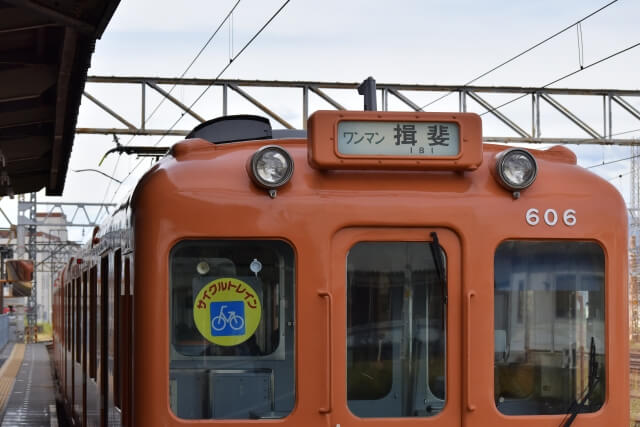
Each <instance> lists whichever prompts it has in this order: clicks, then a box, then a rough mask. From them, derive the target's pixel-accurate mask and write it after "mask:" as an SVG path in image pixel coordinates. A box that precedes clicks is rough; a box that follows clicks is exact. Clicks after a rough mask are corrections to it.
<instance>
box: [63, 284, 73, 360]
mask: <svg viewBox="0 0 640 427" xmlns="http://www.w3.org/2000/svg"><path fill="white" fill-rule="evenodd" d="M64 296H65V301H64V304H65V308H66V310H65V311H64V314H65V319H64V320H65V328H66V333H65V338H66V341H67V351H68V352H69V351H71V340H72V339H73V337H72V335H71V313H72V311H71V310H72V309H71V282H68V283H67V284H66V285H65V287H64Z"/></svg>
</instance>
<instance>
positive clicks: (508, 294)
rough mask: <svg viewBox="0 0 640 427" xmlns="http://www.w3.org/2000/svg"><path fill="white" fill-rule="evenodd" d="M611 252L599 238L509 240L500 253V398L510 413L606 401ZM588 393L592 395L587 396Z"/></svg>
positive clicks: (561, 410) (590, 407)
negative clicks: (606, 260)
mask: <svg viewBox="0 0 640 427" xmlns="http://www.w3.org/2000/svg"><path fill="white" fill-rule="evenodd" d="M604 286H605V282H604V253H603V251H602V248H601V247H600V246H599V245H597V244H596V243H593V242H569V241H554V242H551V241H545V242H541V241H539V242H535V241H515V240H512V241H506V242H504V243H502V244H501V245H500V246H499V247H498V249H497V251H496V254H495V313H494V316H495V362H494V363H495V370H494V375H495V378H494V384H495V391H494V393H495V403H496V406H497V408H498V410H499V411H500V412H502V413H503V414H507V415H539V414H565V413H567V412H568V411H570V407H571V406H572V403H573V402H575V401H578V402H581V401H582V400H586V401H585V403H584V405H582V406H581V408H580V412H594V411H597V410H598V409H599V408H600V407H601V406H602V404H603V402H604V396H605V390H604V384H605V378H604V375H605V372H604V359H605V354H604V349H605V333H604V331H605V322H604V319H605V313H604V295H605V292H604V290H605V288H604ZM585 396H588V398H587V399H584V398H585Z"/></svg>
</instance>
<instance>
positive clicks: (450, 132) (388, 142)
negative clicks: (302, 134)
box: [338, 121, 460, 157]
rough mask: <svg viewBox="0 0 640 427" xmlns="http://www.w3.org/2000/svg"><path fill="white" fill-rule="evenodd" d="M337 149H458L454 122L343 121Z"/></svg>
mask: <svg viewBox="0 0 640 427" xmlns="http://www.w3.org/2000/svg"><path fill="white" fill-rule="evenodd" d="M338 152H339V153H340V154H347V155H363V156H422V157H438V156H456V155H458V154H459V153H460V132H459V128H458V124H457V123H446V122H378V121H370V122H364V121H342V122H340V123H338Z"/></svg>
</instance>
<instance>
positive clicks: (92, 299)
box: [89, 267, 98, 380]
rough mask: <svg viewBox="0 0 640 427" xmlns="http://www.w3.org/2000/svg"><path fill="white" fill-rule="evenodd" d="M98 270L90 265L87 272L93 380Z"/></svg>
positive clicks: (90, 363) (95, 364)
mask: <svg viewBox="0 0 640 427" xmlns="http://www.w3.org/2000/svg"><path fill="white" fill-rule="evenodd" d="M97 282H98V270H97V269H96V267H92V268H91V270H90V272H89V378H91V379H93V380H95V379H96V372H97V368H96V366H97V351H96V349H97V345H96V342H97V340H96V336H97V328H98V322H97V318H96V316H97V313H98V296H97V293H98V283H97Z"/></svg>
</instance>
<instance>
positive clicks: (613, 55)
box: [480, 42, 640, 116]
mask: <svg viewBox="0 0 640 427" xmlns="http://www.w3.org/2000/svg"><path fill="white" fill-rule="evenodd" d="M638 46H640V42H638V43H635V44H633V45H631V46H629V47H626V48H624V49H621V50H619V51H617V52H615V53H612V54H611V55H609V56H606V57H604V58H601V59H599V60H597V61H595V62H592V63H591V64H589V65H585V66H584V67H580V68H578V69H577V70H575V71H572V72H570V73H568V74H565V75H564V76H562V77H560V78H557V79H555V80H553V81H552V82H549V83H547V84H546V85H544V86H540V88H539V89H545V88H547V87H549V86H551V85H553V84H556V83H558V82H560V81H562V80H564V79H567V78H569V77H571V76H573V75H575V74H578V73H580V72H582V71H585V70H587V69H589V68H591V67H594V66H596V65H598V64H601V63H603V62H605V61H608V60H609V59H612V58H614V57H616V56H618V55H621V54H623V53H625V52H628V51H630V50H631V49H634V48H636V47H638ZM528 95H530V93H525V94H522V95H520V96H517V97H515V98H513V99H512V100H510V101H507V102H505V103H503V104H500V105H498V106H497V107H494V108H491V109H490V110H487V111H485V112H484V113H482V114H480V115H481V116H484V115H485V114H487V113H492V112H494V111H497V110H499V109H500V108H502V107H505V106H507V105H509V104H511V103H513V102H516V101H517V100H519V99H522V98H524V97H525V96H528Z"/></svg>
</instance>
